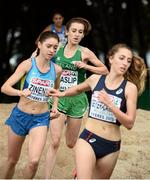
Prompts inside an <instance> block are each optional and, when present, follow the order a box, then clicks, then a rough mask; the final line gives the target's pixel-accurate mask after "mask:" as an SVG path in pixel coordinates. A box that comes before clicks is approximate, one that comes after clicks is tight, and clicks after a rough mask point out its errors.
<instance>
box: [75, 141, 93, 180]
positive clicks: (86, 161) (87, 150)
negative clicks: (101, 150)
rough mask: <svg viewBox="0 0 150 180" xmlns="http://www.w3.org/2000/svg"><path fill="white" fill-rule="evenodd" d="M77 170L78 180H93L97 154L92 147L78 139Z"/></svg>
mask: <svg viewBox="0 0 150 180" xmlns="http://www.w3.org/2000/svg"><path fill="white" fill-rule="evenodd" d="M75 157H76V168H77V178H78V179H91V177H92V173H93V169H94V167H95V162H96V158H95V153H94V151H93V149H92V147H91V145H90V144H89V143H88V142H87V141H85V140H83V139H78V141H77V143H76V147H75Z"/></svg>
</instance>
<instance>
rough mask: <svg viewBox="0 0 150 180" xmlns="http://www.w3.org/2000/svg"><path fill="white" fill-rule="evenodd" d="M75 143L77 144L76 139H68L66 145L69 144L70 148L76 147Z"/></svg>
mask: <svg viewBox="0 0 150 180" xmlns="http://www.w3.org/2000/svg"><path fill="white" fill-rule="evenodd" d="M75 144H76V141H75V140H74V141H66V145H67V146H68V147H69V148H70V149H72V148H74V146H75Z"/></svg>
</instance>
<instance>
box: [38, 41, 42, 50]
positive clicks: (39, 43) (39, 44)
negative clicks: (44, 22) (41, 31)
mask: <svg viewBox="0 0 150 180" xmlns="http://www.w3.org/2000/svg"><path fill="white" fill-rule="evenodd" d="M37 46H38V48H39V49H40V48H41V42H40V41H38V44H37Z"/></svg>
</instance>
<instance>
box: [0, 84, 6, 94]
mask: <svg viewBox="0 0 150 180" xmlns="http://www.w3.org/2000/svg"><path fill="white" fill-rule="evenodd" d="M1 92H2V93H5V86H4V85H3V86H2V87H1Z"/></svg>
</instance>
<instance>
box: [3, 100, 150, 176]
mask: <svg viewBox="0 0 150 180" xmlns="http://www.w3.org/2000/svg"><path fill="white" fill-rule="evenodd" d="M14 105H15V104H14V103H12V104H0V159H1V160H0V178H2V171H3V168H2V167H3V165H4V162H5V160H6V157H7V126H5V125H4V122H5V120H6V118H7V117H8V116H9V114H10V111H11V109H12V108H13V107H14ZM83 125H84V121H83ZM83 125H82V128H83ZM82 128H81V130H82ZM121 131H122V146H121V152H120V155H119V159H118V161H117V165H116V167H115V169H114V172H113V174H112V177H111V178H112V179H150V111H145V110H141V109H138V110H137V118H136V122H135V125H134V128H133V129H132V130H130V131H128V130H126V129H125V128H124V127H121ZM49 142H50V137H48V139H47V143H46V146H45V149H44V152H43V154H42V157H41V160H40V164H39V168H38V171H37V173H36V176H35V179H42V178H43V170H44V160H45V153H46V149H47V147H48V144H49ZM27 143H28V137H27V138H26V140H25V143H24V145H23V148H22V153H21V156H20V159H19V162H18V164H17V167H16V172H15V175H14V178H16V179H20V178H22V173H21V172H22V169H23V168H24V166H25V164H26V162H27V154H28V151H27ZM74 166H75V164H74V152H73V150H70V149H68V148H67V147H66V145H65V139H64V136H63V137H62V140H61V146H60V149H59V152H58V156H57V161H56V166H55V169H54V172H53V176H52V178H53V179H71V178H72V171H73V169H74Z"/></svg>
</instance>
